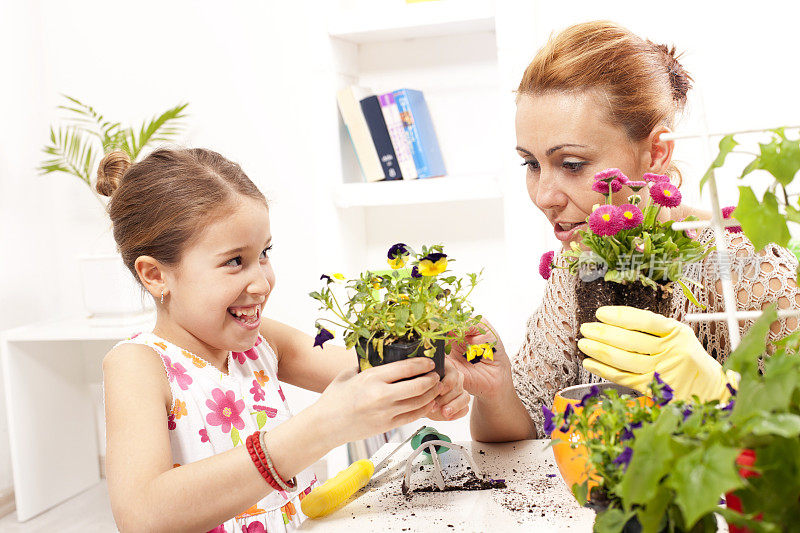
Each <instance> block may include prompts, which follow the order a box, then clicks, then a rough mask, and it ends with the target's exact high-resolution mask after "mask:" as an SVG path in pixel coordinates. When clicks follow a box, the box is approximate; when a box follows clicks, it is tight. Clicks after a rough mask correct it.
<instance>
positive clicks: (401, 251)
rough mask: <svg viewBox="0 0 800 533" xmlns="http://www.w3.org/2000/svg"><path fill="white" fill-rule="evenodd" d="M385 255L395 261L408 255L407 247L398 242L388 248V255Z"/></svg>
mask: <svg viewBox="0 0 800 533" xmlns="http://www.w3.org/2000/svg"><path fill="white" fill-rule="evenodd" d="M386 255H387V256H388V257H389V259H397V258H398V257H400V256H403V255H408V247H407V246H406V245H405V244H404V243H402V242H398V243H397V244H393V245H392V247H391V248H389V253H388V254H386Z"/></svg>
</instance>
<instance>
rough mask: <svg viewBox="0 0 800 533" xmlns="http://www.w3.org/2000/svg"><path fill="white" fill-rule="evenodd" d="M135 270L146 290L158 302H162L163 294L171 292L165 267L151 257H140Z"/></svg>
mask: <svg viewBox="0 0 800 533" xmlns="http://www.w3.org/2000/svg"><path fill="white" fill-rule="evenodd" d="M134 268H135V269H136V275H138V276H139V280H140V281H141V282H142V285H144V288H145V290H147V292H149V293H150V296H152V297H153V299H154V300H155V301H156V302H158V301H160V300H161V295H162V294H167V293H168V292H169V287H167V280H166V276H165V271H164V266H163V265H162V264H161V263H160V262H159V261H157V260H156V259H153V258H152V257H150V256H149V255H140V256H139V257H137V258H136V262H135V263H134Z"/></svg>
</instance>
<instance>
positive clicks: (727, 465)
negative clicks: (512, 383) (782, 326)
mask: <svg viewBox="0 0 800 533" xmlns="http://www.w3.org/2000/svg"><path fill="white" fill-rule="evenodd" d="M776 318H777V314H776V311H775V308H774V306H773V307H771V308H769V309H767V310H766V311H765V313H764V315H763V316H762V317H761V318H759V320H758V321H756V323H755V324H754V325H753V327H752V328H751V330H750V331H749V333H748V335H747V336H746V337H745V338H744V339H743V341H742V343H741V344H740V345H739V347H738V348H737V350H736V351H735V352H734V353H733V354H731V356H730V357H729V358H728V361H727V362H726V364H725V367H726V368H728V369H731V370H735V371H737V372H739V373H740V375H741V381H740V382H739V387H738V391H737V393H736V395H735V396H733V397H732V399H731V400H730V402H727V401H726V402H723V403H722V404H720V403H719V402H717V401H716V400H714V401H711V402H705V403H701V402H698V401H672V402H669V403H666V404H664V405H659V404H662V403H665V402H664V401H662V400H660V398H661V397H662V393H661V390H660V388H659V387H661V385H660V384H658V383H657V382H655V381H654V382H653V383H652V384H651V388H652V395H653V397H654V399H655V402H653V403H654V405H642V404H641V403H638V402H633V401H631V399H630V398H628V397H626V396H619V395H618V394H617V393H616V392H614V391H607V392H606V393H605V394H601V395H598V396H596V397H588V398H585V400H584V405H585V407H584V408H583V409H582V410H577V412H574V413H573V414H571V415H570V416H569V417H568V419H567V420H568V422H569V424H570V426H571V427H572V428H573V429H574V431H575V432H576V433H577V434H578V435H579V436H580V439H581V442H582V443H584V444H586V446H587V448H588V450H589V463H590V464H591V468H593V469H594V472H595V474H594V475H595V477H596V478H597V479H599V487H597V488H595V489H594V490H593V491H592V497H593V501H605V502H607V509H606V510H605V511H603V512H601V513H600V514H599V515H598V519H597V522H596V524H595V531H620V530H621V527H620V525H621V524H622V525H624V524H625V523H626V522H627V520H628V519H630V518H631V517H634V516H635V517H636V519H637V520H638V521H639V523H640V524H641V525H642V528H643V531H645V532H657V531H661V530H663V528H664V527H665V526H668V527H669V528H671V530H673V531H716V526H715V525H714V519H713V514H714V513H719V514H722V515H723V516H724V517H725V518H726V519H727V520H728V521H729V522H730V523H735V524H737V525H741V526H746V527H749V528H750V529H751V530H752V531H754V532H771V531H800V523H798V522H797V517H798V516H800V380H798V376H799V375H800V356H798V355H796V351H797V349H798V347H800V334H797V333H795V334H792V335H790V336H789V337H786V338H785V339H783V340H782V341H779V342H778V343H776V346H777V349H776V351H775V353H773V354H772V355H771V356H768V357H767V356H765V352H766V339H767V334H768V332H769V326H770V324H771V323H772V322H773V321H774V320H775V319H776ZM760 360H761V361H763V363H762V364H763V372H760V371H759V361H760ZM556 416H563V414H562V413H557V414H556ZM590 421H591V422H590ZM638 423H641V427H637V425H638ZM626 437H629V438H626ZM574 445H575V444H574ZM626 446H627V447H630V449H631V451H632V454H631V456H630V462H629V463H628V464H627V468H625V465H624V464H617V463H615V462H614V460H615V459H617V458H619V457H620V456H621V454H622V453H623V451H624V449H625V447H626ZM744 449H750V450H753V451H754V452H755V455H756V462H755V464H754V466H752V467H750V468H751V470H752V471H753V472H755V473H757V475H756V476H753V477H744V476H742V475H741V474H740V471H739V468H740V467H739V466H738V465H737V463H736V459H737V457H738V456H739V454H740V453H741V451H742V450H744ZM577 489H578V487H577V485H576V487H573V492H574V493H576V492H579V491H578V490H577ZM731 492H735V493H736V495H737V496H738V497H739V498H741V500H742V503H743V506H744V509H745V513H744V514H740V513H737V512H735V511H733V510H731V509H726V508H725V507H723V506H722V505H721V504H720V496H721V495H723V494H726V493H731ZM759 514H761V515H762V516H761V517H760V519H759V520H755V519H754V518H755V516H756V515H759Z"/></svg>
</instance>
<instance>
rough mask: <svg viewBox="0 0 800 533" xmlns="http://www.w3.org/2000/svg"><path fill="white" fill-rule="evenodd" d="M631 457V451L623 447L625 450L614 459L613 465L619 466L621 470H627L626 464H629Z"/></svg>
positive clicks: (628, 447) (627, 447)
mask: <svg viewBox="0 0 800 533" xmlns="http://www.w3.org/2000/svg"><path fill="white" fill-rule="evenodd" d="M631 457H633V450H632V449H631V448H630V446H625V449H624V450H622V453H621V454H619V456H617V458H616V459H614V464H615V465H620V466H621V467H622V469H623V470H627V469H628V464H629V463H630V462H631Z"/></svg>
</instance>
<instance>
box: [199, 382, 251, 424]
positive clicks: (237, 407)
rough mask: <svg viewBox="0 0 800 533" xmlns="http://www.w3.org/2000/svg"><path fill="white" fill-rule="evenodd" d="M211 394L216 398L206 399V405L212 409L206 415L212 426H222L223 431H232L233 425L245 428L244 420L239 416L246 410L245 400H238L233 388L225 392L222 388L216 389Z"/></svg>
mask: <svg viewBox="0 0 800 533" xmlns="http://www.w3.org/2000/svg"><path fill="white" fill-rule="evenodd" d="M211 395H212V396H213V397H214V400H206V406H207V407H208V408H209V409H211V412H210V413H208V414H207V415H206V422H208V423H209V424H211V425H212V426H222V432H223V433H228V432H230V430H231V426H233V427H235V428H236V429H238V430H242V429H244V420H242V417H241V416H239V413H241V412H242V411H244V400H237V399H236V395H235V394H234V393H233V391H232V390H229V391H225V392H223V391H222V389H214V390H212V391H211Z"/></svg>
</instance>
